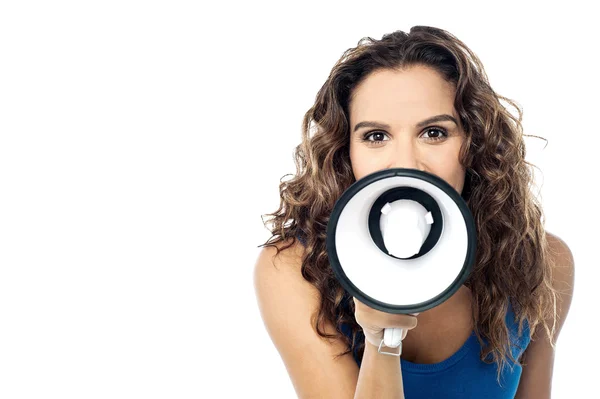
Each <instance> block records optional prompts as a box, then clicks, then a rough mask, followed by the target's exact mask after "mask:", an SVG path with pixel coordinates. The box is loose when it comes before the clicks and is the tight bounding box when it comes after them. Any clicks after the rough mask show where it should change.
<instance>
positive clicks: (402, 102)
mask: <svg viewBox="0 0 600 399" xmlns="http://www.w3.org/2000/svg"><path fill="white" fill-rule="evenodd" d="M454 93H455V92H454V86H453V84H451V83H448V82H446V81H445V80H444V79H443V78H442V76H441V75H440V74H439V73H438V72H437V71H435V70H433V69H431V68H428V67H425V66H420V65H419V66H412V67H410V68H409V69H406V70H403V71H401V72H399V71H392V70H380V71H376V72H373V73H371V74H370V75H369V76H367V78H366V79H365V80H364V81H362V82H361V83H360V84H359V85H358V86H357V87H356V88H355V89H354V91H353V93H352V97H351V99H350V104H349V112H350V161H351V163H352V171H353V172H354V177H355V178H356V180H359V179H361V178H362V177H364V176H366V175H368V174H371V173H373V172H377V171H379V170H383V169H388V168H412V169H419V170H422V171H425V172H429V173H432V174H434V175H437V176H438V177H440V178H442V179H444V180H445V181H446V182H447V183H448V184H450V185H451V186H452V187H454V189H455V190H456V191H457V192H458V193H462V189H463V185H464V181H465V169H464V167H463V166H462V165H461V164H460V162H459V151H460V148H461V145H462V143H463V141H464V138H465V135H464V132H463V129H462V126H460V119H459V117H458V115H457V113H456V111H455V109H454V104H453V103H454ZM432 118H433V119H432Z"/></svg>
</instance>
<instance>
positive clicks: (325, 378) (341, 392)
mask: <svg viewBox="0 0 600 399" xmlns="http://www.w3.org/2000/svg"><path fill="white" fill-rule="evenodd" d="M288 243H289V242H285V243H278V244H276V245H277V246H278V247H279V248H282V247H285V246H287V245H288ZM276 252H277V251H276V249H275V248H273V247H265V248H262V249H261V251H260V253H259V255H258V258H257V260H256V264H255V266H254V288H255V293H256V298H257V302H258V306H259V309H260V313H261V317H262V319H263V323H264V325H265V328H266V330H267V332H268V334H269V336H270V338H271V340H272V341H273V344H274V345H275V347H276V348H277V351H278V352H279V354H280V356H281V358H282V360H283V362H284V363H285V366H286V369H287V372H288V374H289V376H290V379H291V381H292V383H293V385H294V388H295V390H296V393H297V394H298V397H300V398H308V397H327V398H352V397H353V396H354V392H355V390H356V382H357V380H358V371H359V369H358V366H357V365H356V363H355V361H354V359H353V357H352V355H351V354H347V355H344V356H342V357H340V358H338V359H335V356H336V355H337V354H339V353H342V352H344V351H345V350H346V347H345V345H344V344H343V342H342V341H341V340H326V339H323V338H321V337H320V336H319V335H318V334H317V333H316V331H315V330H314V327H313V325H312V317H313V316H314V315H316V312H317V311H318V309H319V306H320V293H319V291H318V290H317V288H316V287H314V286H313V285H312V284H310V283H309V282H308V281H306V280H305V279H304V278H303V277H302V274H301V270H300V268H301V264H302V257H303V253H304V247H303V246H302V244H300V243H299V242H297V241H296V243H294V244H293V245H292V246H291V247H290V248H288V249H285V250H283V251H282V252H280V253H279V255H278V256H275V254H276ZM325 329H326V331H327V332H328V333H334V332H335V328H334V327H333V325H332V324H330V323H328V324H327V325H326V326H325Z"/></svg>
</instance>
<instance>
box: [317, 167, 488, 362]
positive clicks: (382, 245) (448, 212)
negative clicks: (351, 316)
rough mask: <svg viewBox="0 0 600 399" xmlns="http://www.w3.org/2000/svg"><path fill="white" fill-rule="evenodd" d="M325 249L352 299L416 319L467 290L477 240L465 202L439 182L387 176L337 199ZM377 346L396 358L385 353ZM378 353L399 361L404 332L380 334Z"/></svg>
mask: <svg viewBox="0 0 600 399" xmlns="http://www.w3.org/2000/svg"><path fill="white" fill-rule="evenodd" d="M326 245H327V253H328V255H329V262H330V264H331V267H332V269H333V272H334V274H335V277H336V279H337V280H338V281H339V282H340V284H341V285H342V286H343V287H344V288H345V289H346V291H348V293H350V295H352V296H353V297H355V298H356V299H358V300H359V301H361V302H362V303H364V304H365V305H367V306H369V307H371V308H373V309H377V310H380V311H383V312H387V313H395V314H415V313H420V312H423V311H425V310H428V309H431V308H433V307H435V306H438V305H440V304H441V303H443V302H445V301H446V300H448V299H449V298H450V297H451V296H452V295H453V294H454V293H455V292H456V291H457V290H458V289H459V288H460V287H461V285H462V284H463V283H464V282H465V280H466V279H467V278H468V276H469V274H470V273H471V270H472V267H473V263H474V260H475V251H476V246H477V235H476V230H475V223H474V221H473V216H472V214H471V212H470V211H469V208H468V206H467V204H466V202H465V201H464V200H463V198H462V197H461V196H460V194H459V193H458V192H457V191H456V190H455V189H454V188H453V187H452V186H451V185H450V184H448V183H447V182H446V181H445V180H443V179H441V178H439V177H438V176H436V175H433V174H430V173H428V172H424V171H420V170H416V169H406V168H392V169H385V170H381V171H378V172H374V173H371V174H369V175H367V176H365V177H363V178H361V179H360V180H357V181H356V182H354V183H353V184H352V185H351V186H350V187H348V188H347V189H346V190H345V191H344V192H343V194H342V195H341V196H340V198H339V199H338V200H337V201H336V203H335V205H334V208H333V211H332V213H331V216H330V219H329V222H328V225H327V238H326ZM383 345H385V346H387V347H388V348H398V347H399V350H398V352H386V351H384V350H382V346H383ZM378 351H379V352H380V353H384V354H389V355H395V356H400V354H401V353H402V329H401V328H386V329H385V330H384V337H383V339H382V340H381V343H380V345H379V349H378Z"/></svg>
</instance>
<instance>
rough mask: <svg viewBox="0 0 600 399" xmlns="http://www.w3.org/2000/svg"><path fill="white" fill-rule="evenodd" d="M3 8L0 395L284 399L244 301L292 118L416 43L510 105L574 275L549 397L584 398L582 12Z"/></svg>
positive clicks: (573, 8)
mask: <svg viewBox="0 0 600 399" xmlns="http://www.w3.org/2000/svg"><path fill="white" fill-rule="evenodd" d="M413 3H416V2H400V1H393V2H388V3H376V2H366V1H362V2H355V3H352V2H348V1H345V2H337V3H333V2H314V3H308V2H302V4H300V3H298V4H294V5H291V4H289V5H285V3H283V2H272V3H267V2H256V1H252V2H241V1H239V2H229V3H222V4H220V5H217V4H216V3H201V2H192V1H189V2H181V1H144V2H142V1H138V2H134V1H102V2H100V1H96V2H81V1H79V2H78V1H54V2H42V1H38V2H32V1H18V2H17V1H13V2H10V1H6V2H2V5H1V6H0V397H2V398H7V399H12V398H49V397H52V398H54V397H56V398H59V397H60V398H63V399H64V398H108V397H110V398H200V397H207V398H208V397H211V398H213V397H214V398H217V397H218V398H234V397H253V398H254V397H256V398H292V397H295V394H294V390H293V386H292V385H291V382H290V380H289V377H288V375H287V372H286V370H285V367H284V365H283V363H282V361H281V359H280V357H279V355H278V353H277V351H276V349H275V348H274V347H273V345H272V344H271V341H270V339H269V337H268V335H267V333H266V330H265V329H264V326H263V324H262V320H261V318H260V314H259V312H258V308H257V306H256V300H255V296H254V289H253V285H252V269H253V265H254V262H255V259H256V256H257V255H258V252H259V249H258V248H257V247H258V245H260V244H262V243H264V242H265V241H266V240H267V238H268V237H269V235H268V231H267V230H266V229H265V228H264V227H263V225H262V221H261V217H260V215H261V214H265V213H267V212H272V211H274V210H275V209H276V208H277V206H278V205H279V192H278V184H279V179H280V178H281V177H282V176H283V175H285V174H287V173H295V169H294V165H293V158H292V151H293V148H294V147H295V146H296V145H297V144H298V143H299V141H300V126H301V120H302V116H303V115H304V113H305V112H306V110H307V109H308V108H309V107H310V106H311V105H312V103H313V101H314V98H315V95H316V92H317V90H318V89H319V88H320V87H321V85H322V84H323V82H324V81H325V79H326V78H327V76H328V74H329V71H330V69H331V67H332V66H333V64H334V63H335V61H337V59H338V58H339V57H340V56H341V55H342V53H343V52H344V51H345V50H346V49H348V48H350V47H354V46H355V45H356V44H357V42H358V40H359V39H360V38H362V37H365V36H371V37H374V38H381V36H382V35H383V34H384V33H389V32H392V31H394V30H397V29H401V30H405V31H408V30H409V29H410V27H411V26H413V25H431V26H436V27H440V28H443V29H446V30H448V31H450V32H451V33H453V34H455V35H456V36H458V38H460V39H461V40H463V41H464V42H465V43H466V44H467V45H468V46H469V47H470V48H471V49H472V50H474V51H475V53H476V54H477V55H478V56H479V57H480V58H481V60H482V61H483V63H484V65H485V67H486V71H487V73H488V75H489V78H490V81H491V84H492V87H493V88H494V89H495V90H496V91H497V92H498V93H500V94H502V95H505V96H507V97H509V98H512V99H515V100H516V101H517V102H518V103H519V104H520V105H521V106H523V108H524V112H525V113H524V126H525V131H526V133H527V134H534V135H539V136H543V137H545V138H546V139H548V140H549V142H548V145H547V146H546V148H545V149H543V150H542V148H543V147H544V144H545V143H544V142H543V141H541V140H537V139H530V140H528V144H529V145H530V146H529V147H528V160H529V161H531V162H534V163H535V164H536V165H537V166H539V167H540V168H541V170H542V172H543V176H541V177H540V179H543V181H542V180H540V184H542V191H541V198H542V200H543V204H544V209H545V213H546V219H547V224H546V227H547V229H548V230H549V231H551V232H553V233H555V234H557V235H558V236H560V237H561V238H562V239H563V240H565V241H566V242H567V243H568V244H569V246H570V248H571V250H572V252H573V254H574V257H575V264H576V282H575V297H574V300H573V303H572V307H571V311H570V314H569V316H568V319H567V322H566V324H565V326H564V328H563V331H562V333H561V336H560V339H559V342H558V347H557V353H556V362H555V367H554V380H553V386H554V390H553V398H572V397H578V396H580V395H582V394H583V392H584V391H585V392H588V393H590V392H596V385H597V383H596V382H597V377H596V372H595V370H596V367H595V366H596V362H597V359H598V358H599V355H600V353H599V350H598V346H597V340H596V336H597V329H596V328H594V327H595V326H596V325H597V323H596V317H595V315H596V314H597V308H596V304H597V302H598V301H597V296H596V295H597V288H596V286H597V281H598V278H599V277H600V275H599V273H598V268H597V267H598V265H599V263H598V261H597V259H598V255H597V248H598V244H597V237H598V233H597V226H598V223H599V222H600V220H599V217H598V214H597V205H596V204H597V197H596V196H595V195H594V194H596V193H597V187H596V183H597V182H598V174H597V168H596V165H597V160H598V152H597V148H598V142H599V133H600V130H599V129H598V121H597V120H596V119H597V118H596V116H597V114H598V101H597V98H598V97H597V96H598V89H599V83H598V82H599V80H598V75H597V74H598V62H597V61H598V59H597V53H596V49H597V43H598V41H597V39H598V34H597V26H596V18H595V17H594V13H593V12H592V8H591V7H592V6H591V5H584V4H586V3H584V2H577V1H569V2H566V3H563V4H561V5H552V4H549V3H547V2H544V3H541V2H540V3H538V4H534V3H523V4H520V5H518V6H517V5H516V4H509V3H506V2H502V3H498V2H494V3H492V4H490V3H485V2H477V3H475V2H473V3H464V2H463V3H461V2H440V3H439V4H435V3H432V2H423V5H421V6H415V5H413Z"/></svg>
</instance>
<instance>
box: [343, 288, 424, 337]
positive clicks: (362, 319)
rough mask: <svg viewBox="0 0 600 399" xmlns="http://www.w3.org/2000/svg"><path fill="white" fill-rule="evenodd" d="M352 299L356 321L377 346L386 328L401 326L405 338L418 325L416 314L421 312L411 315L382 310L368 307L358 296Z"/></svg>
mask: <svg viewBox="0 0 600 399" xmlns="http://www.w3.org/2000/svg"><path fill="white" fill-rule="evenodd" d="M352 299H353V300H354V317H355V318H356V322H357V323H358V324H359V325H360V326H361V327H362V329H363V332H364V334H365V339H366V340H367V341H368V342H369V343H371V344H372V345H375V346H376V347H379V344H380V343H381V340H382V339H383V332H384V330H385V329H386V328H401V329H402V339H404V338H405V337H406V333H407V332H408V330H412V329H413V328H415V327H416V326H417V318H416V316H417V315H418V314H419V313H414V315H410V314H393V313H386V312H381V311H379V310H376V309H373V308H370V307H368V306H367V305H365V304H364V303H362V302H360V301H359V300H357V299H356V298H352Z"/></svg>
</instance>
